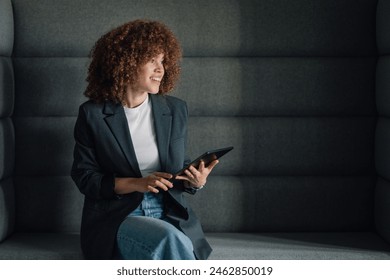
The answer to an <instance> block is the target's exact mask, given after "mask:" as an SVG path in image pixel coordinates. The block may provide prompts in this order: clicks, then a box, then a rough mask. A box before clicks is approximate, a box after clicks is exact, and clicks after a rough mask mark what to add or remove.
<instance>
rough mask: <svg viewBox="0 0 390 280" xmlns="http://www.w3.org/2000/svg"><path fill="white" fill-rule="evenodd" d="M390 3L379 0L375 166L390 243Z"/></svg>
mask: <svg viewBox="0 0 390 280" xmlns="http://www.w3.org/2000/svg"><path fill="white" fill-rule="evenodd" d="M389 14H390V1H387V0H379V1H378V8H377V44H378V51H379V54H380V56H379V59H378V66H377V71H376V99H377V101H376V103H377V108H378V114H379V117H378V122H377V129H376V139H375V165H376V169H377V173H378V175H379V177H378V182H377V186H376V196H375V210H376V211H375V220H376V228H377V230H378V232H379V233H380V234H381V235H382V237H383V238H384V239H385V240H387V241H388V242H390V183H389V180H390V56H389V55H390V18H389Z"/></svg>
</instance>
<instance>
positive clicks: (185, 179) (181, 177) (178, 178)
mask: <svg viewBox="0 0 390 280" xmlns="http://www.w3.org/2000/svg"><path fill="white" fill-rule="evenodd" d="M175 179H177V180H181V181H188V182H189V181H190V179H189V178H188V177H187V176H182V175H178V176H176V178H175Z"/></svg>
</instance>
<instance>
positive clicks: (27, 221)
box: [14, 176, 84, 232]
mask: <svg viewBox="0 0 390 280" xmlns="http://www.w3.org/2000/svg"><path fill="white" fill-rule="evenodd" d="M14 180H15V185H17V186H18V187H17V188H16V200H17V201H18V203H19V204H22V205H23V206H22V207H18V211H17V213H16V215H17V216H16V225H15V227H16V229H17V230H19V231H41V232H42V231H50V232H53V231H54V232H79V230H80V220H81V213H82V206H83V204H82V202H83V198H84V197H83V196H82V195H81V193H80V192H79V190H78V189H77V187H76V186H75V185H74V183H73V181H72V179H71V178H70V177H69V176H63V177H61V176H58V177H53V176H32V177H19V176H15V179H14Z"/></svg>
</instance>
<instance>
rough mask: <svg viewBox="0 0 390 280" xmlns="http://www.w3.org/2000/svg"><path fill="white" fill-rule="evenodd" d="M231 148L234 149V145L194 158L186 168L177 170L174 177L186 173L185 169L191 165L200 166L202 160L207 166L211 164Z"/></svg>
mask: <svg viewBox="0 0 390 280" xmlns="http://www.w3.org/2000/svg"><path fill="white" fill-rule="evenodd" d="M231 150H233V147H226V148H221V149H216V150H210V151H207V152H205V153H204V154H202V155H201V156H199V157H198V158H197V159H195V160H193V161H192V162H191V163H190V164H188V165H186V166H185V167H184V168H182V169H181V170H179V171H178V172H176V173H175V174H174V175H173V179H174V178H176V176H179V175H182V174H183V173H184V170H186V169H187V168H188V167H189V166H191V165H192V166H194V167H195V168H198V166H199V164H200V161H201V160H202V161H204V164H205V166H207V165H209V164H210V162H212V161H213V160H216V159H219V158H220V157H222V156H223V155H225V154H226V153H228V152H230V151H231Z"/></svg>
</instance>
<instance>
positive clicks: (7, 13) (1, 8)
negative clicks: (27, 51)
mask: <svg viewBox="0 0 390 280" xmlns="http://www.w3.org/2000/svg"><path fill="white" fill-rule="evenodd" d="M13 16H14V14H13V11H12V4H11V0H0V56H11V54H12V48H13V43H14V17H13Z"/></svg>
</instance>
